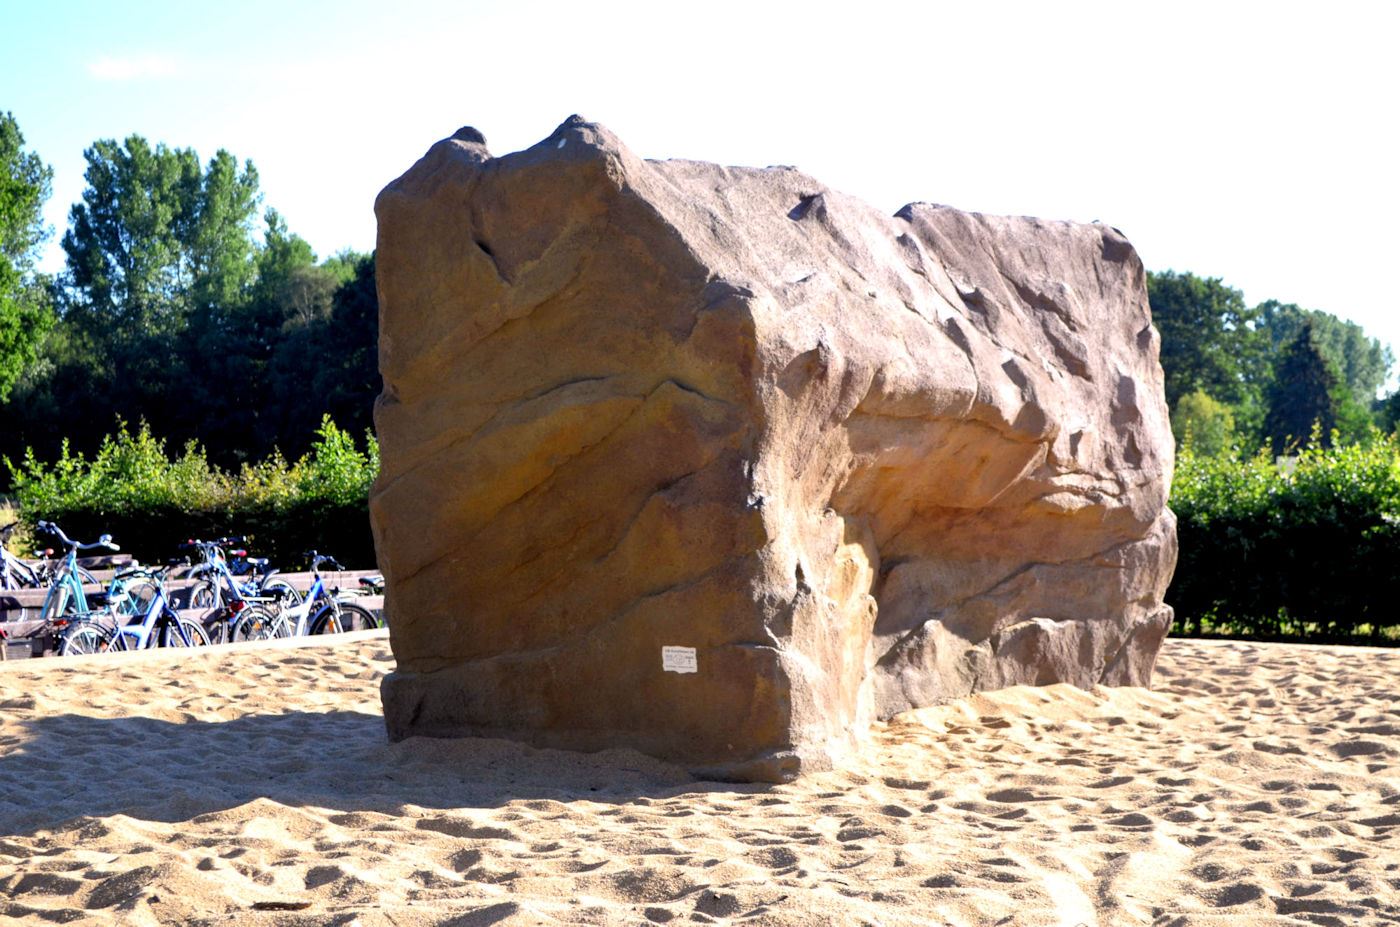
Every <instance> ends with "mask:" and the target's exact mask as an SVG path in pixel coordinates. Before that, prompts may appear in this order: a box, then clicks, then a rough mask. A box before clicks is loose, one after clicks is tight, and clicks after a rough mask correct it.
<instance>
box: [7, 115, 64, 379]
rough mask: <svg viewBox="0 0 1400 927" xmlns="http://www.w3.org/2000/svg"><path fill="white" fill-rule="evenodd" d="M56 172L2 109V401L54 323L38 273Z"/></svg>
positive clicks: (41, 279) (43, 281)
mask: <svg viewBox="0 0 1400 927" xmlns="http://www.w3.org/2000/svg"><path fill="white" fill-rule="evenodd" d="M52 180H53V170H52V169H51V168H49V166H48V165H46V164H44V162H43V161H41V160H40V159H39V156H38V155H37V154H35V153H34V152H32V151H25V150H24V135H23V134H22V133H21V132H20V130H19V123H18V122H16V121H15V118H14V116H13V115H12V114H11V113H0V401H3V400H5V399H7V398H8V397H9V394H10V390H11V389H12V388H13V387H14V385H15V382H16V381H17V380H18V379H19V378H20V375H21V374H22V373H23V372H24V369H25V368H26V367H27V366H28V365H30V364H31V363H33V361H34V359H35V356H36V352H37V349H38V346H39V344H40V341H41V340H42V339H43V337H44V334H45V333H46V332H47V331H48V329H49V327H50V325H51V324H52V321H53V311H52V309H51V305H50V299H49V287H48V283H47V281H46V280H44V279H43V278H42V277H41V276H38V275H36V274H35V273H34V263H35V260H36V259H37V257H38V254H39V248H40V246H41V245H42V244H43V243H44V241H45V240H46V239H47V238H48V235H49V230H48V228H47V227H46V226H45V224H44V220H43V208H44V203H45V201H47V200H48V198H49V195H50V193H51V192H52Z"/></svg>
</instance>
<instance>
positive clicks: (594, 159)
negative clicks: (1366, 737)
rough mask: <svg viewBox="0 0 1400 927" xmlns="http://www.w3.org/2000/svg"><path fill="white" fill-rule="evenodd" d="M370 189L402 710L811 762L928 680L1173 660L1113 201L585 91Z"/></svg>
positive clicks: (1133, 325) (1138, 297)
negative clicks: (1044, 195) (999, 198)
mask: <svg viewBox="0 0 1400 927" xmlns="http://www.w3.org/2000/svg"><path fill="white" fill-rule="evenodd" d="M376 211H377V214H378V218H379V243H378V280H379V294H380V312H381V317H380V355H379V357H380V368H381V372H382V373H383V376H384V393H383V395H382V396H381V397H380V400H379V403H378V406H377V409H376V423H377V427H378V431H379V437H380V442H381V452H382V472H381V474H380V477H379V481H378V483H377V484H376V485H375V488H374V492H373V494H372V498H371V502H370V505H371V514H372V518H373V523H374V531H375V540H376V544H377V546H378V552H379V563H380V566H381V568H382V569H383V571H384V574H385V577H386V580H387V583H388V607H389V621H390V627H391V629H392V632H391V634H392V638H391V639H392V644H393V650H394V654H395V657H396V659H397V663H398V668H397V670H396V671H395V672H394V673H392V674H390V675H389V676H388V677H387V678H386V679H385V681H384V684H383V698H384V713H385V718H386V722H387V724H388V728H389V734H390V736H391V737H392V738H394V739H400V738H403V737H407V736H411V735H415V734H422V735H431V736H453V735H468V734H471V735H486V736H504V737H512V738H518V739H526V740H529V741H532V742H535V743H537V744H544V745H549V746H556V747H566V748H575V749H599V748H603V747H613V746H631V747H635V748H637V749H639V750H642V751H644V752H647V753H651V754H655V755H658V756H661V757H664V758H667V759H670V760H675V761H679V762H682V763H684V764H686V765H688V766H689V767H690V768H691V769H694V770H697V771H700V772H702V773H707V774H710V775H716V776H721V777H726V778H737V779H758V780H779V779H784V778H787V777H790V776H792V775H794V774H796V773H797V772H798V771H799V770H800V769H802V768H820V767H823V766H826V765H829V764H830V763H831V762H832V761H833V760H834V759H835V758H837V757H839V756H840V755H841V754H842V753H843V752H844V751H846V750H847V749H849V748H850V746H851V745H852V744H853V743H854V742H855V741H856V740H857V739H858V738H859V736H860V734H861V732H862V731H863V729H864V728H865V726H866V725H867V724H868V723H869V721H870V720H872V719H876V718H886V717H889V716H890V715H892V714H894V713H896V712H899V711H901V710H904V709H907V708H910V707H918V706H926V705H930V704H933V703H937V702H939V701H943V700H947V699H950V698H955V697H959V696H963V695H966V694H968V693H969V692H974V691H978V690H985V689H996V688H1001V687H1005V686H1012V685H1019V684H1031V685H1041V684H1048V683H1056V682H1070V683H1074V684H1076V685H1080V686H1091V685H1093V684H1095V683H1104V684H1108V685H1146V684H1148V682H1149V680H1150V677H1151V673H1152V666H1153V663H1154V661H1155V658H1156V654H1157V650H1158V647H1159V645H1160V644H1161V641H1162V638H1163V636H1164V634H1165V633H1166V630H1167V627H1168V625H1169V624H1170V622H1171V609H1170V608H1168V607H1167V606H1165V605H1164V604H1163V602H1162V596H1163V592H1164V591H1165V589H1166V587H1167V583H1168V581H1169V580H1170V578H1171V573H1172V569H1173V567H1174V565H1175V560H1176V533H1175V522H1174V519H1173V516H1172V514H1171V512H1170V511H1169V510H1168V509H1167V508H1166V496H1167V490H1168V486H1169V483H1170V479H1171V471H1172V462H1173V461H1172V438H1171V433H1170V430H1169V428H1168V424H1167V413H1166V407H1165V404H1164V401H1163V392H1162V372H1161V368H1160V366H1159V364H1158V361H1157V351H1158V338H1157V334H1156V331H1155V330H1154V329H1153V327H1152V322H1151V318H1150V317H1149V314H1148V307H1147V295H1146V288H1145V280H1144V273H1143V267H1142V263H1141V261H1140V260H1139V259H1138V256H1137V254H1136V252H1134V250H1133V248H1132V246H1131V245H1129V244H1128V242H1127V241H1126V240H1125V239H1124V237H1123V236H1122V235H1121V234H1120V233H1118V232H1117V231H1116V230H1114V229H1112V228H1109V227H1107V226H1103V225H1097V224H1095V225H1076V224H1071V223H1065V222H1047V221H1041V220H1037V219H1028V218H1007V217H1000V216H984V215H979V214H977V213H966V212H959V211H957V210H954V209H949V208H946V207H942V206H933V205H927V204H921V203H920V204H913V205H910V206H906V207H905V208H904V209H902V210H900V211H899V213H898V214H897V215H895V216H893V217H891V216H886V215H883V214H881V213H879V212H877V211H876V210H874V209H872V208H871V207H870V206H867V205H866V204H864V203H862V202H860V201H858V200H855V199H852V198H851V197H847V196H843V195H841V194H840V193H837V192H834V191H832V190H829V189H827V188H826V187H824V186H823V185H822V184H820V183H819V182H817V181H816V180H814V179H812V178H811V177H808V176H806V175H804V174H802V173H800V172H798V171H796V170H793V169H790V168H783V167H777V168H767V169H763V170H757V169H748V168H727V167H720V166H717V165H714V164H705V163H697V162H690V161H662V162H656V161H644V160H642V159H640V158H638V157H636V156H635V155H633V154H632V153H631V152H630V151H629V150H628V149H627V148H625V147H624V146H623V145H622V144H621V143H620V142H619V141H618V140H617V138H616V137H614V136H613V135H612V134H611V133H610V132H608V131H607V130H606V129H604V128H602V127H601V126H598V125H596V124H593V123H589V122H586V121H584V120H582V119H580V118H578V117H573V118H571V119H569V120H568V121H566V122H565V123H564V124H563V125H561V126H560V127H559V128H558V129H557V130H555V132H554V133H553V134H552V135H550V136H549V137H548V138H547V139H545V140H544V141H542V142H540V143H539V144H538V145H536V146H534V147H533V148H530V149H528V150H526V151H521V152H517V153H515V154H510V155H506V156H504V157H499V158H493V157H492V156H491V155H490V154H489V153H488V151H487V149H486V147H485V143H484V140H483V138H482V136H481V135H480V133H478V132H477V131H476V130H474V129H470V128H466V129H462V130H460V131H458V132H457V134H456V135H454V136H453V137H452V138H450V139H447V140H444V141H442V142H439V143H438V144H437V145H435V146H433V148H432V149H431V150H430V151H429V152H428V153H427V155H425V156H424V157H423V159H422V160H420V161H419V162H418V163H417V164H416V165H414V166H413V168H412V169H410V170H409V171H408V172H407V173H406V174H404V175H403V176H402V177H400V178H399V179H398V180H396V181H394V182H393V183H392V184H390V185H389V186H388V187H387V188H386V189H385V190H384V192H383V193H382V194H381V195H380V197H379V200H378V202H377V204H376ZM663 648H681V649H679V650H673V651H668V653H667V654H666V655H665V656H663ZM668 667H669V668H668ZM691 669H693V671H687V670H691Z"/></svg>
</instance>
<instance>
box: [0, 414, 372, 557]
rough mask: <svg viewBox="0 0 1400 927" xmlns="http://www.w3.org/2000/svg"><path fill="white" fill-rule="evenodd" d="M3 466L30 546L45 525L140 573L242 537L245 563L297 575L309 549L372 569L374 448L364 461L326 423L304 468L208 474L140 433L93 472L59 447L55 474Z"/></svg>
mask: <svg viewBox="0 0 1400 927" xmlns="http://www.w3.org/2000/svg"><path fill="white" fill-rule="evenodd" d="M5 464H6V466H7V467H8V468H9V470H10V480H11V484H12V486H13V491H14V496H15V499H16V500H17V501H18V503H19V507H20V518H21V520H22V521H24V522H25V523H26V525H27V527H28V528H29V529H30V536H31V537H33V538H34V539H35V541H36V542H44V539H43V538H40V537H37V536H35V535H34V526H35V524H36V523H37V522H38V521H41V520H44V521H52V522H56V523H57V524H58V525H59V527H61V528H62V529H63V530H64V532H65V533H66V534H67V535H68V536H69V537H71V538H73V539H74V540H78V541H91V540H94V539H95V538H96V537H97V536H98V535H100V534H103V533H110V534H111V535H112V537H113V539H114V540H115V541H116V542H117V543H118V544H120V545H121V547H122V550H124V551H127V552H130V553H131V554H133V555H134V556H136V557H137V558H139V559H140V560H142V561H143V562H147V563H164V562H165V561H166V560H167V559H169V558H171V557H174V556H177V555H178V550H177V548H178V545H179V544H180V542H182V541H184V540H187V539H189V538H196V537H197V538H214V537H220V536H223V535H230V534H241V535H246V536H247V537H248V539H249V549H250V550H251V551H253V552H254V553H255V554H256V555H258V556H266V557H270V558H272V561H273V563H275V564H277V565H278V566H279V567H281V568H282V569H292V568H296V567H300V566H304V565H305V558H304V556H303V555H304V553H305V552H306V551H308V550H313V549H314V550H317V551H319V552H321V553H328V554H331V555H333V556H335V557H336V558H337V559H338V560H340V562H342V563H344V564H345V565H346V566H348V567H356V568H372V567H373V565H374V542H373V539H372V537H371V535H370V528H369V510H368V507H367V499H368V497H369V487H370V483H371V482H373V480H374V476H375V474H376V473H377V472H378V470H379V446H378V444H376V443H375V440H374V438H373V436H372V435H371V436H367V439H366V446H365V449H364V450H360V449H359V448H358V447H357V446H356V442H355V440H354V439H353V438H352V437H351V436H350V435H349V434H347V433H346V432H344V431H342V430H340V429H339V428H337V427H336V426H335V424H334V423H333V422H332V421H331V420H330V418H329V417H327V418H324V419H322V422H321V427H320V428H319V429H318V431H317V436H316V441H315V442H314V444H313V445H312V448H311V451H310V453H308V454H307V455H306V456H305V457H303V458H302V459H300V460H298V461H296V462H295V463H288V462H287V461H286V460H284V459H283V458H282V457H281V456H280V455H278V454H274V455H273V456H272V457H270V458H269V459H267V460H264V461H262V462H261V463H258V464H253V465H246V464H245V465H244V466H243V468H242V469H240V470H239V471H238V472H237V473H228V472H225V471H223V470H220V469H218V468H216V467H213V466H211V465H210V463H209V461H208V459H207V458H206V456H205V454H204V451H203V449H202V448H200V447H199V446H197V445H194V444H190V445H187V446H186V447H185V449H184V451H183V452H181V453H180V454H178V455H175V456H171V455H169V454H167V452H166V448H165V442H164V441H162V440H159V439H157V438H155V437H154V436H152V435H151V433H150V430H149V429H148V428H147V427H146V426H145V425H144V424H143V425H142V426H141V428H140V429H138V430H137V431H136V433H134V434H133V433H131V432H130V431H129V430H128V429H127V427H126V426H125V425H122V426H121V427H120V428H119V429H118V431H117V433H116V434H115V435H110V436H108V437H107V438H105V439H103V442H102V446H101V447H100V448H99V449H98V450H97V452H96V454H95V455H94V456H93V457H92V459H90V460H89V459H87V458H85V457H84V456H83V455H82V454H72V453H70V452H69V450H68V447H67V445H66V444H65V446H64V448H63V451H62V453H61V455H60V456H59V458H58V460H56V461H54V462H52V463H44V462H42V461H40V460H38V459H36V458H35V456H34V453H33V451H32V450H31V451H29V452H28V453H27V454H26V455H25V458H24V460H23V461H21V462H20V463H19V465H18V466H16V465H15V464H13V463H11V462H10V461H9V460H8V459H7V460H6V461H5Z"/></svg>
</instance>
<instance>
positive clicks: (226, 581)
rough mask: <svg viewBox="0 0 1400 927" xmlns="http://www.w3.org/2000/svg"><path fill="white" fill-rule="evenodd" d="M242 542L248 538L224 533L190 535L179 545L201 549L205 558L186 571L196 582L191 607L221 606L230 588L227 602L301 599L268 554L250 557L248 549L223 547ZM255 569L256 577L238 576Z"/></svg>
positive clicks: (201, 553) (189, 577)
mask: <svg viewBox="0 0 1400 927" xmlns="http://www.w3.org/2000/svg"><path fill="white" fill-rule="evenodd" d="M243 543H246V539H244V538H242V537H224V538H219V539H218V540H215V541H199V540H194V539H191V540H189V541H186V542H185V543H184V544H181V545H180V548H181V549H182V550H196V551H198V552H199V555H200V557H201V558H202V560H201V562H200V563H198V564H196V565H195V566H194V567H192V568H191V569H190V571H189V572H188V573H187V574H186V578H187V579H191V580H194V581H195V582H196V583H197V585H196V586H195V587H194V590H193V591H192V592H191V593H190V607H191V608H222V607H223V606H224V605H226V604H227V603H226V602H225V595H224V592H225V590H227V591H228V602H236V601H239V600H240V599H248V598H252V599H260V598H274V599H279V600H284V599H292V600H294V601H297V602H299V601H301V596H300V595H299V594H298V593H297V591H296V589H294V588H293V587H292V584H291V583H289V582H287V581H286V580H285V579H283V578H282V577H280V576H278V575H276V574H277V570H276V568H274V567H272V566H270V565H269V563H268V561H267V558H266V557H249V556H248V551H247V550H242V549H238V550H229V551H228V553H227V554H225V552H224V548H226V547H231V546H232V545H234V544H243ZM229 557H233V558H234V561H233V563H230V562H229V559H228V558H229ZM253 570H256V571H257V576H256V577H255V578H253V579H246V580H237V579H235V577H238V576H243V575H246V574H248V573H250V572H252V571H253ZM221 580H222V582H220V581H221Z"/></svg>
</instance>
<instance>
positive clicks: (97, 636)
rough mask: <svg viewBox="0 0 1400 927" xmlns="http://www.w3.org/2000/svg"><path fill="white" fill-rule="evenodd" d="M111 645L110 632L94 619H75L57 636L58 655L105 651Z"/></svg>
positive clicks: (69, 655)
mask: <svg viewBox="0 0 1400 927" xmlns="http://www.w3.org/2000/svg"><path fill="white" fill-rule="evenodd" d="M111 647H112V632H111V631H109V630H107V629H106V628H104V627H102V625H100V624H98V623H97V622H95V621H75V622H74V623H72V624H70V625H69V626H68V627H66V628H64V629H63V633H62V634H61V635H59V638H58V655H59V656H60V657H73V656H85V655H87V654H93V653H106V652H107V651H108V650H110V649H111Z"/></svg>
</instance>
